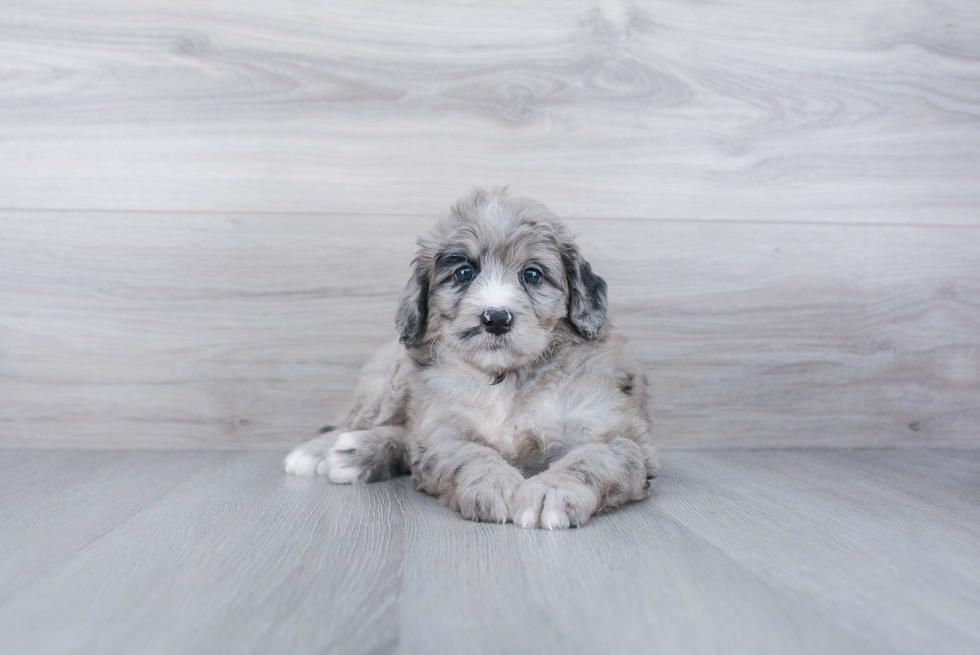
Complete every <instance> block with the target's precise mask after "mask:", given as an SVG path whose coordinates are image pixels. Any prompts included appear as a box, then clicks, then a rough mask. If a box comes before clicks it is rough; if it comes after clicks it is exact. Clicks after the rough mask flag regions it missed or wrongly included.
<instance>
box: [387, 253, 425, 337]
mask: <svg viewBox="0 0 980 655" xmlns="http://www.w3.org/2000/svg"><path fill="white" fill-rule="evenodd" d="M428 315H429V276H428V275H426V272H425V269H424V267H423V266H422V262H421V261H419V260H418V259H416V260H415V273H414V274H413V275H412V277H411V279H409V281H408V284H406V285H405V290H404V291H402V296H401V300H400V301H399V303H398V313H397V314H395V326H396V327H397V328H398V332H399V333H400V334H401V339H400V341H401V342H402V343H403V344H405V347H406V348H411V347H412V346H414V345H415V344H416V343H418V342H419V341H421V340H422V335H424V334H425V324H426V318H427V317H428Z"/></svg>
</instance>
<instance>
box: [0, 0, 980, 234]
mask: <svg viewBox="0 0 980 655" xmlns="http://www.w3.org/2000/svg"><path fill="white" fill-rule="evenodd" d="M978 29H980V8H978V5H977V4H976V3H975V2H972V1H971V0H943V1H941V2H935V1H933V0H909V1H908V2H902V3H895V2H891V1H889V0H861V1H860V2H854V1H852V0H834V1H832V2H821V3H813V2H808V1H806V0H795V1H792V2H786V1H778V2H774V1H769V2H764V3H761V4H760V3H758V2H749V1H747V0H737V1H733V2H727V3H715V4H705V3H700V2H690V1H688V0H657V1H642V2H631V3H620V2H604V1H603V2H600V1H599V0H584V1H583V0H573V1H569V0H542V1H539V2H535V3H534V4H533V6H530V5H527V4H524V3H503V4H502V3H499V2H492V1H490V0H483V1H478V2H462V1H450V2H447V1H440V2H425V3H423V2H404V1H403V0H388V1H384V2H380V1H372V2H344V3H337V2H329V3H325V2H319V1H315V0H287V1H284V2H276V3H268V2H266V3H260V2H240V1H238V2H228V1H227V0H212V1H209V2H203V3H202V2H198V1H196V0H176V1H175V0H145V1H142V2H140V3H138V4H133V3H132V2H128V1H126V0H92V1H90V2H86V3H85V4H84V6H82V5H79V4H78V3H73V2H67V1H65V0H8V1H7V2H5V3H4V12H3V19H2V22H0V59H2V61H3V68H4V72H3V76H2V77H0V152H2V156H0V179H3V180H4V184H3V185H2V187H0V207H6V208H60V209H127V210H193V211H212V210H215V211H254V210H258V211H274V212H283V211H314V212H347V213H358V212H367V213H396V214H403V213H412V214H420V215H431V214H432V213H434V212H436V211H438V210H441V209H442V207H443V205H444V203H445V202H447V201H448V200H449V199H452V198H455V197H457V196H458V195H460V194H461V193H463V192H465V191H466V190H467V189H469V188H470V187H471V186H472V185H475V184H481V185H494V184H503V183H511V184H514V185H515V186H516V188H518V189H519V190H520V191H521V192H523V193H526V194H528V195H531V196H534V197H536V198H538V199H540V200H541V201H543V202H545V203H546V204H548V205H550V206H552V207H553V208H554V209H555V210H557V211H558V212H560V213H561V214H563V215H566V216H582V217H585V216H605V217H651V216H652V217H658V218H702V219H703V218H708V219H722V220H724V219H748V220H807V221H831V222H832V221H838V222H839V221H856V222H885V223H887V222H891V223H896V222H900V223H930V224H970V225H975V224H976V223H977V216H978V215H977V208H978V206H980V185H978V184H977V179H978V178H980V127H978V117H980V46H978V45H977V43H978V41H977V39H976V34H977V32H978Z"/></svg>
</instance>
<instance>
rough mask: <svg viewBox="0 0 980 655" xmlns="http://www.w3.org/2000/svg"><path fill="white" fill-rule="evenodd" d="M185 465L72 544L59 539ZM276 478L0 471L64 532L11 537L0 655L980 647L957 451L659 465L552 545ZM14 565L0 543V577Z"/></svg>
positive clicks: (391, 499) (252, 456)
mask: <svg viewBox="0 0 980 655" xmlns="http://www.w3.org/2000/svg"><path fill="white" fill-rule="evenodd" d="M75 455H77V456H78V457H81V458H82V461H84V463H86V464H87V466H86V467H85V468H86V469H88V470H91V471H93V474H92V475H91V476H90V477H91V478H93V479H95V478H97V479H98V487H99V488H100V489H101V490H102V492H101V494H98V496H100V497H98V498H96V497H95V495H93V494H92V493H91V492H90V491H89V490H90V488H91V487H92V484H93V482H92V480H87V479H86V478H85V477H84V476H82V477H77V476H76V477H72V470H73V469H71V468H69V467H67V466H66V462H68V461H69V459H70V457H71V456H75ZM190 456H193V457H196V459H197V463H198V464H199V465H200V466H199V468H198V469H197V470H196V472H193V473H191V474H190V475H189V476H186V477H184V478H182V479H179V480H178V479H177V478H174V479H173V482H174V483H175V484H174V486H173V487H172V488H171V489H170V490H169V491H167V492H165V493H163V494H162V495H158V496H157V497H155V498H152V499H149V500H148V501H147V502H143V503H142V504H141V505H140V506H139V507H138V508H136V509H135V510H134V511H132V512H130V513H129V514H128V515H126V516H125V517H123V518H121V519H118V520H115V521H109V522H106V527H105V529H103V530H102V531H101V532H100V534H98V535H97V537H96V538H91V537H90V536H89V533H86V532H84V531H81V530H78V529H75V528H73V527H72V526H73V525H74V526H78V525H82V524H86V523H89V524H91V523H94V522H95V521H96V519H97V518H98V516H99V515H101V514H104V513H105V511H106V508H107V507H110V506H112V505H113V504H115V503H118V502H119V501H118V499H119V498H123V497H126V496H129V495H132V494H133V493H134V492H137V491H138V490H139V488H140V486H141V485H142V481H141V480H139V479H138V478H137V477H136V476H134V475H133V474H132V471H134V470H141V471H143V472H144V473H145V474H150V475H157V476H158V477H161V478H164V477H167V475H168V474H172V473H173V472H174V471H175V469H174V464H175V463H177V462H179V461H182V460H181V459H180V458H183V457H190ZM280 457H281V454H278V453H234V452H228V453H189V454H188V453H179V454H177V453H160V452H154V453H124V452H112V451H107V452H95V453H93V452H88V453H75V452H70V451H65V452H58V453H49V454H47V455H45V456H42V457H36V458H33V459H29V460H24V459H23V458H22V456H21V455H20V452H17V451H15V452H13V453H12V454H11V453H10V451H3V450H0V476H2V477H0V485H3V488H4V489H5V490H7V489H14V490H15V491H16V492H17V493H15V494H13V495H7V494H6V493H5V494H4V495H3V500H4V505H3V511H4V512H8V513H10V512H13V514H14V515H17V514H18V512H17V511H16V510H18V509H19V510H20V512H19V513H20V514H27V515H29V514H35V515H43V516H40V518H39V519H38V520H37V521H36V522H41V523H43V522H45V521H46V522H47V523H48V525H49V526H53V525H54V522H55V520H56V516H55V514H53V513H52V510H51V509H47V510H46V509H45V507H48V508H52V507H53V506H54V502H53V501H52V500H51V499H55V498H62V499H64V500H65V502H66V504H65V505H64V508H63V510H62V511H61V514H60V516H61V519H62V521H63V522H64V523H65V524H66V525H67V526H68V529H67V530H66V531H64V532H63V533H61V534H60V535H59V534H55V533H54V531H53V529H52V528H49V529H48V530H47V531H41V530H36V531H35V532H34V533H33V534H32V535H31V536H30V537H29V539H30V540H31V541H32V542H33V543H34V544H35V545H36V546H38V548H37V549H36V558H35V559H36V564H38V565H39V566H41V567H42V569H43V570H40V571H39V574H38V575H35V576H34V577H33V578H32V579H31V580H29V581H27V583H25V584H23V585H21V586H20V587H19V588H18V589H16V591H15V592H14V593H11V594H8V595H6V596H4V597H2V598H0V634H2V635H3V639H2V640H0V652H3V653H63V652H87V653H88V652H91V653H102V652H105V653H110V652H139V653H144V652H149V653H155V652H159V653H167V652H217V651H234V652H255V653H260V652H291V653H300V654H301V653H313V652H345V653H382V652H385V653H387V652H397V653H406V654H407V653H429V652H472V653H502V652H508V653H532V652H534V653H563V654H564V653H570V654H577V653H595V652H602V653H610V654H616V653H627V652H638V651H639V652H647V651H652V650H656V651H658V652H661V651H662V652H671V653H705V652H758V653H828V652H835V653H836V652H841V653H920V652H930V653H937V654H941V655H945V654H950V655H957V654H960V653H963V654H964V655H965V654H967V653H973V652H976V650H977V648H978V647H980V630H978V629H977V627H976V622H975V621H973V620H972V618H973V617H974V616H975V609H976V607H977V606H978V603H980V575H978V574H977V571H980V530H978V529H977V527H978V526H980V504H978V503H977V502H975V501H976V499H977V497H976V496H974V497H973V498H972V499H971V498H970V494H973V493H975V492H976V490H977V488H978V485H977V480H978V479H980V456H978V455H977V453H976V452H958V451H941V450H928V451H908V450H906V451H899V450H892V451H887V452H886V451H840V450H839V451H771V450H770V451H686V452H685V451H672V452H669V453H666V455H665V463H666V467H665V474H664V477H663V478H662V479H661V481H660V482H659V483H658V484H659V486H658V488H657V492H656V495H655V496H654V497H653V498H651V499H650V500H647V501H644V502H642V503H637V504H634V505H631V506H629V507H627V508H625V509H623V510H620V511H616V512H612V513H610V514H607V515H604V516H600V517H596V518H595V519H593V521H591V522H590V523H589V525H588V526H586V527H585V528H583V529H580V530H573V531H565V532H555V533H551V532H545V531H522V530H520V529H518V528H516V527H514V526H513V525H503V526H499V525H486V524H476V523H469V522H465V521H463V520H461V519H460V518H459V516H458V515H456V514H454V513H453V512H451V511H449V510H448V509H446V508H444V507H442V506H441V505H440V504H439V503H438V502H437V501H436V500H435V499H432V498H430V497H428V496H425V495H423V494H420V493H418V492H416V491H414V490H413V489H412V488H411V486H410V484H409V483H408V480H407V479H406V478H400V479H398V480H394V481H390V482H386V483H379V484H375V485H367V486H354V487H338V486H334V485H331V484H329V482H327V481H325V480H321V479H297V478H291V477H288V476H285V475H284V474H282V472H281V470H280V467H279V459H280ZM154 458H156V460H157V461H154ZM137 461H138V462H139V466H136V465H135V464H136V462H137ZM8 462H18V466H6V465H5V464H6V463H8ZM25 471H27V472H30V473H31V474H32V475H33V477H32V479H31V480H27V481H25V478H24V477H23V474H24V473H25ZM59 474H60V475H59ZM906 478H907V479H908V480H910V482H909V484H908V485H903V484H902V483H901V481H902V480H903V479H906ZM11 481H13V482H11ZM951 489H954V490H958V491H956V493H953V494H947V492H948V491H950V490H951ZM971 500H972V501H973V502H971ZM7 523H8V522H7V520H6V519H4V520H3V521H0V525H3V526H4V527H6V526H7ZM54 541H60V542H61V543H62V544H63V545H64V546H65V547H64V548H62V551H61V552H62V553H63V554H62V555H60V556H58V557H51V556H50V553H51V552H52V551H51V548H50V546H49V545H46V543H48V542H54ZM25 553H26V555H25ZM28 555H29V552H28V551H27V550H25V549H24V548H23V541H22V540H20V535H19V534H18V532H17V530H14V529H9V530H3V531H0V571H7V570H9V569H11V568H13V567H14V566H16V567H25V566H28V567H29V566H32V563H31V562H30V561H29V559H30V558H29V557H28Z"/></svg>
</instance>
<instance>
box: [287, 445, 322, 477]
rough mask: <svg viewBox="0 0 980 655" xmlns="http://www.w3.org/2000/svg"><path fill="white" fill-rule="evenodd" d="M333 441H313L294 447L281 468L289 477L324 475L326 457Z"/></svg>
mask: <svg viewBox="0 0 980 655" xmlns="http://www.w3.org/2000/svg"><path fill="white" fill-rule="evenodd" d="M332 443H333V439H330V440H327V439H323V438H320V439H314V440H313V441H308V442H306V443H304V444H302V445H299V446H296V447H295V448H293V450H292V451H291V452H290V453H289V455H287V456H286V459H285V460H284V461H283V466H284V467H285V469H286V473H289V474H290V475H326V474H327V455H328V454H329V452H330V445H331V444H332Z"/></svg>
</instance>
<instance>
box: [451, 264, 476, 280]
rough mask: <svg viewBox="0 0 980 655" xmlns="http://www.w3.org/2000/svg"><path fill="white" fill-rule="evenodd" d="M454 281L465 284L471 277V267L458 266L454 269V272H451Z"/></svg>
mask: <svg viewBox="0 0 980 655" xmlns="http://www.w3.org/2000/svg"><path fill="white" fill-rule="evenodd" d="M453 277H454V278H456V281H457V282H459V283H460V284H465V283H467V282H469V281H470V280H472V279H473V269H472V268H470V267H469V266H460V267H459V268H457V269H456V273H454V274H453Z"/></svg>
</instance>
